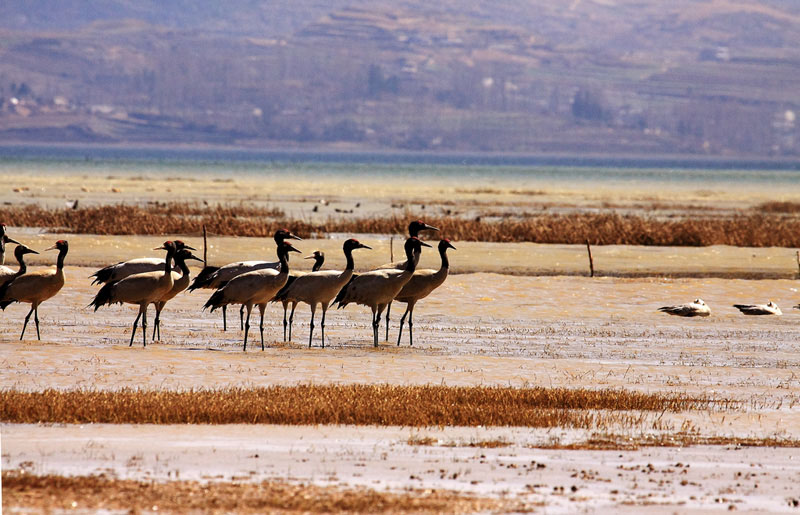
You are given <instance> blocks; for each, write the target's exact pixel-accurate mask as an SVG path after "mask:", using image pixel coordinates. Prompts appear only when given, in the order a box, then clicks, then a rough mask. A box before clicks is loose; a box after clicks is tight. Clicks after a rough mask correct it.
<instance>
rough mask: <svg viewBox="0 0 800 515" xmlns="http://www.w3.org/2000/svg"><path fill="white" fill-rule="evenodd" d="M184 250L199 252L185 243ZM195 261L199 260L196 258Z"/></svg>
mask: <svg viewBox="0 0 800 515" xmlns="http://www.w3.org/2000/svg"><path fill="white" fill-rule="evenodd" d="M183 248H185V249H186V250H197V249H196V248H194V247H190V246H189V245H186V244H185V243H184V245H183ZM195 259H197V258H195ZM200 261H202V259H201V260H200Z"/></svg>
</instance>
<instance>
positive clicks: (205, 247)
mask: <svg viewBox="0 0 800 515" xmlns="http://www.w3.org/2000/svg"><path fill="white" fill-rule="evenodd" d="M207 263H208V239H207V237H206V224H203V264H207Z"/></svg>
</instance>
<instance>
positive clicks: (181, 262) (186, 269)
mask: <svg viewBox="0 0 800 515" xmlns="http://www.w3.org/2000/svg"><path fill="white" fill-rule="evenodd" d="M175 264H176V265H178V268H180V270H181V275H182V276H183V277H189V266H188V265H187V264H186V260H185V259H183V258H182V257H179V256H175Z"/></svg>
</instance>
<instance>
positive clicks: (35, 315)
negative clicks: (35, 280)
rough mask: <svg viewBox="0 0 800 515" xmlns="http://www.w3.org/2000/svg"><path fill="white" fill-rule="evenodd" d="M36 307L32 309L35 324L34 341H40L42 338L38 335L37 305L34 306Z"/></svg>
mask: <svg viewBox="0 0 800 515" xmlns="http://www.w3.org/2000/svg"><path fill="white" fill-rule="evenodd" d="M34 306H36V307H35V308H34V309H33V321H34V322H35V323H36V339H37V340H41V339H42V337H41V336H40V335H39V305H38V304H34Z"/></svg>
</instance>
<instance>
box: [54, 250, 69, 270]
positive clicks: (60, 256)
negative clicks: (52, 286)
mask: <svg viewBox="0 0 800 515" xmlns="http://www.w3.org/2000/svg"><path fill="white" fill-rule="evenodd" d="M65 257H67V248H66V247H61V249H60V250H59V251H58V259H57V260H56V268H57V269H58V270H63V269H64V258H65Z"/></svg>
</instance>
